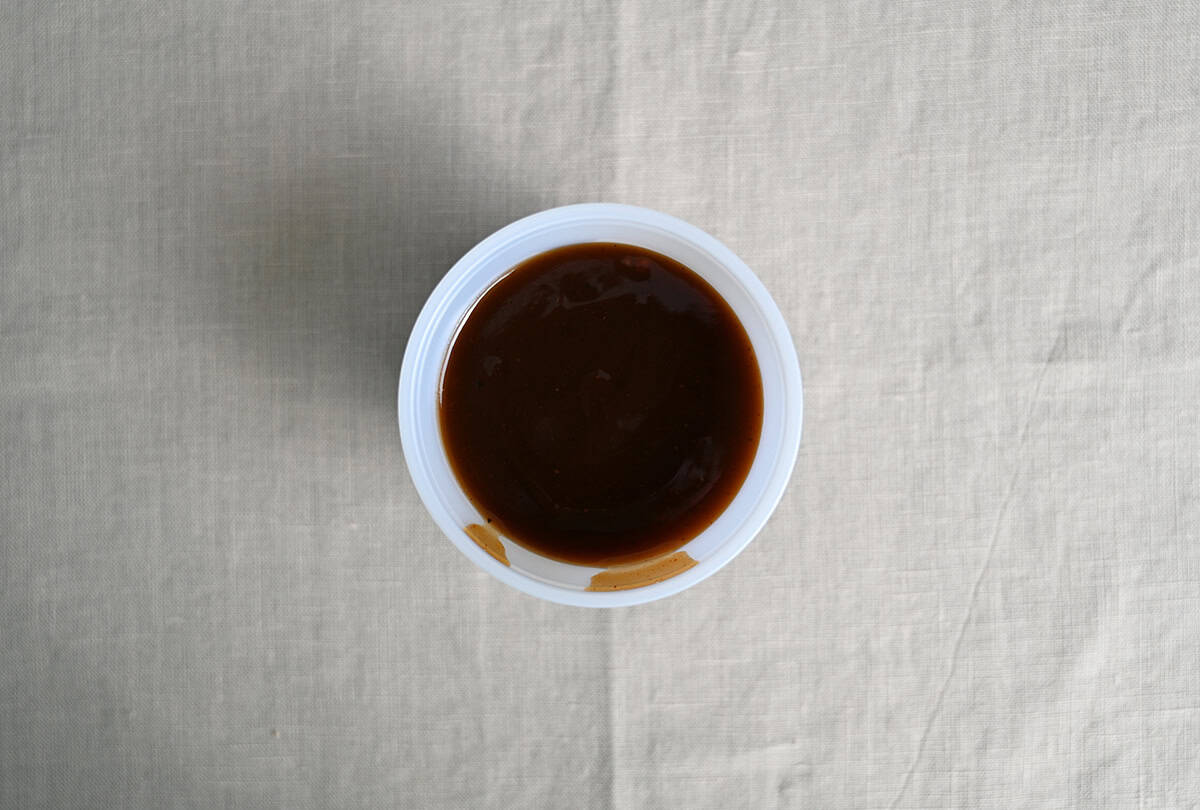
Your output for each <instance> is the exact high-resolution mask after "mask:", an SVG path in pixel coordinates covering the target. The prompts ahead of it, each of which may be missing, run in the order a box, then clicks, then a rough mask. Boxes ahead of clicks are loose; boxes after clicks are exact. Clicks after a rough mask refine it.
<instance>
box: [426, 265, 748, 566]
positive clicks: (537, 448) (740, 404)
mask: <svg viewBox="0 0 1200 810" xmlns="http://www.w3.org/2000/svg"><path fill="white" fill-rule="evenodd" d="M439 415H440V420H441V430H442V441H443V444H444V445H445V448H446V451H447V454H448V455H449V457H450V462H451V466H452V467H453V469H454V472H455V475H457V477H458V480H459V482H460V483H461V484H462V486H463V489H464V490H465V491H466V493H467V495H468V497H469V498H470V499H471V500H472V502H473V503H474V504H475V506H476V507H477V508H478V509H479V510H480V512H481V513H482V514H483V515H484V517H485V518H486V519H487V520H488V521H489V522H490V524H491V526H492V527H493V528H496V529H498V530H499V531H500V533H501V534H503V535H504V536H506V537H508V538H510V539H511V540H513V541H515V542H517V543H519V544H521V545H523V546H525V547H526V548H529V549H531V550H532V551H535V552H537V553H539V554H542V555H544V556H547V557H551V558H553V559H557V560H562V561H565V562H570V563H578V564H584V565H616V564H626V563H630V562H634V561H637V560H644V559H649V558H651V557H655V556H657V555H660V554H666V553H669V552H671V551H674V550H676V549H678V548H679V547H680V546H682V545H683V544H684V543H686V542H687V541H688V540H690V539H691V538H693V537H695V536H696V535H697V534H699V533H700V532H701V531H703V530H704V529H705V528H706V527H707V526H708V525H709V524H711V523H712V522H713V521H714V520H715V519H716V518H717V516H718V515H720V513H721V512H722V511H723V510H724V509H725V507H726V506H728V505H729V503H730V501H732V500H733V497H734V495H736V494H737V491H738V489H739V488H740V487H741V485H742V482H743V481H744V480H745V478H746V474H747V473H748V472H749V469H750V465H751V463H752V462H753V460H754V454H755V451H756V450H757V447H758V438H759V433H760V431H761V428H762V380H761V379H760V377H759V371H758V363H757V361H756V359H755V356H754V350H753V348H752V347H751V345H750V340H749V338H747V336H746V332H745V330H744V329H743V328H742V325H741V323H740V322H739V321H738V319H737V317H736V316H735V315H734V314H733V311H732V310H731V309H730V308H729V305H728V304H726V303H725V301H724V300H723V299H722V298H721V297H720V296H719V295H718V294H717V292H716V291H715V290H714V289H713V288H712V287H711V286H709V284H708V283H707V282H705V281H704V280H703V279H701V278H700V277H699V276H698V275H697V274H695V273H694V272H692V271H691V270H689V269H688V268H686V267H684V266H683V265H682V264H680V263H678V262H676V261H674V260H672V259H669V258H667V257H666V256H662V255H660V254H658V253H654V252H653V251H649V250H646V249H644V248H640V247H633V246H630V245H621V244H610V243H591V244H578V245H570V246H567V247H563V248H558V249H555V250H551V251H549V252H547V253H543V254H541V255H538V256H534V257H533V258H531V259H529V260H527V261H525V262H523V263H522V264H520V265H518V266H517V267H515V268H514V269H513V270H512V271H510V272H509V273H508V274H507V275H505V276H504V277H502V278H501V279H500V280H499V281H497V282H496V283H495V284H494V285H493V286H492V287H491V288H490V289H488V291H487V292H486V293H484V295H483V296H482V297H481V298H480V299H479V301H477V302H476V304H475V306H474V308H473V309H472V310H471V312H470V313H469V315H468V316H467V318H466V320H465V322H464V323H463V324H462V327H461V329H460V331H459V334H458V336H457V337H456V338H455V341H454V344H453V346H452V347H451V349H450V352H449V355H448V357H447V359H446V366H445V370H444V372H443V377H442V390H441V403H440V409H439Z"/></svg>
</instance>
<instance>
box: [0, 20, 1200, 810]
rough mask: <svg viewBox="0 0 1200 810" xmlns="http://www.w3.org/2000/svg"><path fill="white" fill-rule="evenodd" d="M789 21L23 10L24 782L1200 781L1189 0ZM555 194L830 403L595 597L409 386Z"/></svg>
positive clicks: (16, 108) (875, 795) (384, 802)
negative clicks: (668, 547) (491, 238)
mask: <svg viewBox="0 0 1200 810" xmlns="http://www.w3.org/2000/svg"><path fill="white" fill-rule="evenodd" d="M789 5H790V4H782V3H781V4H757V3H755V4H750V3H741V2H736V1H735V0H716V1H715V2H712V3H707V4H704V5H703V7H702V8H698V9H697V8H696V4H693V3H659V2H649V1H647V2H640V0H622V1H621V2H616V3H613V4H607V5H604V4H590V5H589V4H582V5H581V4H568V3H563V4H550V3H538V2H534V1H533V0H518V2H514V3H511V4H509V5H506V6H502V7H500V6H495V7H494V6H490V5H485V4H478V3H466V2H464V3H457V4H438V3H428V2H426V3H399V2H395V1H394V0H389V1H388V2H367V1H366V0H337V1H336V2H284V1H283V0H265V1H264V2H205V3H185V2H181V1H180V0H173V1H170V2H157V1H156V2H135V1H134V0H109V1H108V2H61V3H57V2H50V0H39V1H38V2H24V1H23V0H17V2H6V3H4V4H3V5H0V453H2V458H3V461H2V463H3V476H2V480H0V577H2V578H0V806H2V807H3V808H5V809H6V810H7V808H40V807H47V808H51V807H53V808H62V807H79V808H100V807H131V808H162V807H180V808H191V807H195V808H211V807H226V808H260V807H262V808H265V807H287V808H309V807H312V808H318V807H321V808H325V807H328V808H350V807H393V806H399V807H411V808H523V807H530V808H533V807H546V808H569V807H588V808H591V807H596V808H614V809H615V810H632V809H633V808H676V807H678V808H742V807H745V808H775V807H786V808H800V807H815V808H833V807H856V808H915V807H965V808H977V807H978V808H985V807H986V808H1014V807H1068V806H1071V807H1100V806H1105V807H1139V808H1150V807H1163V808H1182V807H1195V806H1197V803H1198V802H1200V677H1198V674H1197V667H1198V660H1200V659H1198V656H1200V490H1198V487H1200V440H1198V439H1197V425H1198V424H1200V378H1198V372H1200V202H1198V199H1200V197H1198V194H1200V106H1198V103H1200V51H1198V49H1200V14H1198V11H1197V6H1196V5H1195V4H1192V3H1165V2H1164V3H1157V2H1153V3H1152V2H1140V3H1131V4H1113V5H1107V4H1099V3H1095V4H1089V3H1057V2H1054V3H1049V2H1048V3H1039V4H1010V5H1005V6H1004V7H1003V8H1001V7H1000V5H999V4H989V3H982V2H977V1H976V2H970V3H933V2H918V3H893V2H883V1H882V0H881V1H880V2H817V3H804V4H796V7H795V8H790V7H789ZM584 200H609V201H621V202H628V203H636V204H642V205H648V206H651V207H654V208H658V209H661V210H664V211H667V212H669V213H672V214H675V215H677V216H680V217H683V218H684V219H687V220H689V221H691V222H693V223H695V224H697V225H699V226H700V227H702V228H705V229H706V230H709V231H710V232H712V233H713V234H715V235H716V236H717V237H718V238H720V239H722V240H724V241H725V242H726V243H727V244H729V245H730V246H731V247H732V248H733V249H734V250H735V251H737V252H738V253H739V254H740V255H741V256H742V257H743V258H744V259H745V260H746V261H747V262H748V263H749V264H750V265H751V266H752V267H753V268H755V269H756V270H757V271H758V272H759V273H760V274H761V276H762V278H763V280H764V282H765V283H766V285H767V287H768V288H769V289H770V290H771V291H772V293H773V294H774V295H775V297H776V299H777V300H778V302H779V304H780V306H781V308H782V309H783V311H784V313H785V315H786V317H787V320H788V322H789V324H790V326H791V328H792V330H793V333H794V336H795V339H796V344H797V347H798V349H799V352H800V357H801V364H802V367H803V369H804V372H805V381H806V395H807V412H806V424H805V436H804V444H803V447H802V449H801V454H800V458H799V462H798V464H797V468H796V472H795V476H794V478H793V482H792V486H791V488H790V490H789V492H788V494H787V496H786V497H785V498H784V500H783V503H782V504H781V506H780V508H779V511H778V512H777V513H776V515H775V517H774V519H773V520H772V522H771V523H770V524H769V526H768V527H767V529H766V530H765V531H764V532H763V533H762V535H761V536H760V537H759V538H758V540H757V541H756V542H755V543H754V544H753V545H752V546H751V547H750V548H749V549H748V550H747V551H746V552H745V553H744V554H743V555H742V556H741V557H739V558H738V559H737V560H736V561H735V562H734V563H733V564H731V565H730V566H729V567H728V568H726V569H725V570H724V571H722V572H721V573H720V574H718V575H717V576H715V577H713V578H712V579H710V580H708V581H706V582H705V583H703V584H702V585H701V586H699V587H697V588H695V589H694V590H692V591H690V592H688V593H686V594H683V595H681V596H679V597H676V598H673V599H670V600H667V601H664V602H660V603H657V604H652V605H648V606H643V607H639V608H634V609H628V610H622V611H616V612H589V611H585V610H579V609H569V608H564V607H558V606H554V605H549V604H541V603H539V602H537V601H535V600H533V599H531V598H527V597H525V596H522V595H520V594H518V593H516V592H513V591H511V590H509V589H507V588H505V587H504V586H501V585H500V584H498V583H496V582H493V581H492V580H490V579H489V578H488V577H487V576H485V575H484V574H481V573H479V572H478V571H476V570H474V569H473V567H472V566H471V565H470V564H469V563H468V562H467V561H466V560H465V559H464V558H463V557H462V556H461V555H460V554H459V553H458V552H457V551H456V550H455V549H454V548H453V547H452V546H451V544H450V543H449V542H448V541H446V540H445V539H444V538H443V537H442V536H440V534H439V533H438V531H437V530H436V529H435V527H434V525H433V523H432V522H431V520H430V519H429V518H428V517H427V516H426V514H425V512H424V511H423V509H422V508H421V506H420V504H419V502H418V500H417V497H416V494H415V492H414V490H413V487H412V485H411V483H410V481H409V478H408V475H407V473H406V471H405V469H404V463H403V460H402V457H401V452H400V443H399V439H398V435H397V430H396V420H395V413H394V407H395V384H396V378H397V375H398V372H399V366H400V359H401V353H402V351H403V347H404V342H405V339H406V337H407V334H408V330H409V329H410V327H411V325H412V322H413V320H414V318H415V316H416V313H417V311H418V309H419V307H420V306H421V303H422V301H423V299H424V297H425V296H426V295H427V294H428V292H429V291H430V289H431V288H432V286H433V285H434V283H435V282H436V280H437V279H438V278H439V277H440V276H441V274H442V273H444V272H445V270H446V269H447V268H448V267H449V266H450V264H451V263H452V262H453V261H454V260H455V259H456V258H457V257H458V256H459V255H461V254H462V253H463V252H464V251H465V250H466V249H467V248H468V247H470V246H471V245H472V244H473V243H474V242H475V241H477V240H478V239H480V238H481V237H483V236H484V235H486V234H487V233H489V232H490V231H492V230H493V229H495V228H497V227H499V226H501V225H503V224H505V223H507V222H508V221H510V220H512V219H514V218H516V217H519V216H521V215H524V214H527V213H530V212H533V211H535V210H538V209H541V208H544V207H548V206H552V205H557V204H562V203H569V202H578V201H584Z"/></svg>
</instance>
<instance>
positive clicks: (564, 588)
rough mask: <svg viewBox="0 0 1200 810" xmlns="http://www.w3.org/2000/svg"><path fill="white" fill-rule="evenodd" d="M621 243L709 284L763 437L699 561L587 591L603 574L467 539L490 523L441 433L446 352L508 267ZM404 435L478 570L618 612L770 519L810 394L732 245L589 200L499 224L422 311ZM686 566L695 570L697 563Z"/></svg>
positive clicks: (676, 223) (403, 391) (687, 583)
mask: <svg viewBox="0 0 1200 810" xmlns="http://www.w3.org/2000/svg"><path fill="white" fill-rule="evenodd" d="M579 242H621V243H624V244H631V245H637V246H640V247H644V248H648V249H650V250H654V251H657V252H659V253H662V254H665V255H667V256H670V257H671V258H673V259H675V260H676V261H679V262H681V263H682V264H684V265H686V266H687V267H689V268H691V269H692V270H694V271H695V272H696V273H698V274H700V275H701V276H703V277H704V279H705V280H706V281H708V283H709V284H711V285H712V286H713V288H714V289H716V291H717V292H718V293H720V294H721V296H722V297H723V298H724V299H725V301H726V302H728V304H729V306H730V307H731V308H732V309H733V311H734V313H735V314H736V315H737V317H738V319H739V320H740V321H741V322H742V326H743V327H744V328H745V330H746V334H747V335H748V336H749V337H750V342H751V343H752V344H753V346H754V352H755V354H756V355H757V358H758V365H759V371H760V373H761V375H762V385H763V424H762V435H761V438H760V439H759V443H758V451H757V454H756V455H755V457H754V463H753V464H752V465H751V467H750V472H749V474H748V475H747V476H746V480H745V482H744V483H743V484H742V487H741V489H740V490H739V491H738V494H737V496H736V497H735V498H734V500H733V501H732V502H731V503H730V505H729V506H728V507H727V508H726V509H725V511H724V512H722V513H721V515H720V516H719V517H718V518H717V519H716V521H714V522H713V523H712V525H710V526H709V527H708V528H707V529H705V530H704V531H703V532H702V533H701V534H699V535H698V536H696V537H695V538H693V539H692V540H691V541H689V542H688V543H687V544H686V545H684V546H683V547H682V549H680V550H681V551H683V552H685V554H686V555H687V557H689V558H690V560H694V561H695V564H694V565H691V567H689V568H686V570H681V571H679V573H676V574H674V575H673V576H670V577H669V578H667V579H664V580H662V581H658V582H653V583H652V584H647V585H643V586H640V587H633V588H628V589H625V590H607V591H597V590H587V588H588V586H589V584H591V583H592V577H593V576H594V575H596V574H597V573H599V572H601V571H603V570H605V569H601V568H596V567H592V566H581V565H570V564H567V563H563V562H558V561H556V560H550V559H547V558H545V557H542V556H540V555H538V554H535V553H533V552H531V551H529V550H527V549H525V548H523V547H522V546H520V545H518V544H516V543H514V542H512V541H510V540H508V539H507V538H502V537H501V538H499V541H500V543H501V544H502V545H503V554H502V555H500V556H504V557H507V561H508V565H505V564H504V562H502V561H501V560H500V559H499V558H498V557H497V556H494V555H493V554H490V553H489V552H488V551H485V550H484V548H483V547H482V546H481V545H479V544H477V543H476V541H475V540H473V539H472V538H471V537H470V536H468V534H467V532H466V530H465V529H466V527H467V526H469V525H471V524H480V523H482V522H483V520H482V518H481V517H480V515H479V513H478V512H477V511H476V510H475V508H474V506H472V505H471V502H470V501H469V500H468V499H467V497H466V495H464V494H463V491H462V489H461V487H460V486H459V483H458V479H457V478H455V476H454V473H453V471H452V470H451V468H450V463H449V461H448V460H447V458H446V452H445V448H444V447H443V444H442V438H441V433H440V429H439V427H438V394H439V391H440V387H441V378H442V371H443V365H444V363H445V361H446V356H447V353H448V351H449V348H450V345H451V343H452V342H453V340H454V338H455V336H456V335H457V333H458V329H459V326H460V325H461V324H462V322H463V321H464V320H465V318H466V316H467V314H468V313H469V312H470V310H471V308H472V306H473V305H474V303H475V302H476V301H477V300H478V299H479V298H480V296H482V295H483V293H484V292H485V291H486V290H487V289H488V288H489V287H490V286H491V285H492V284H493V283H494V282H495V281H496V280H497V279H498V278H500V277H501V276H503V275H504V274H505V273H506V272H507V271H508V270H510V269H512V268H513V267H514V266H516V265H517V264H520V263H521V262H522V261H524V260H525V259H528V258H530V257H531V256H535V255H537V254H539V253H543V252H545V251H547V250H551V249H552V248H556V247H561V246H563V245H570V244H576V243H579ZM398 408H399V415H400V438H401V440H402V442H403V444H404V457H405V460H406V461H407V463H408V469H409V472H410V473H411V475H412V479H413V483H414V484H415V485H416V487H417V492H418V493H419V494H420V496H421V500H422V501H424V503H425V506H426V508H428V510H429V513H430V514H431V515H432V516H433V519H434V521H436V522H437V524H438V526H440V527H441V529H442V531H443V532H445V534H446V536H447V537H449V538H450V540H451V542H453V543H454V545H456V546H458V549H459V550H460V551H461V552H462V553H463V554H465V555H466V556H467V557H468V559H470V560H471V562H473V563H475V564H476V565H477V566H479V567H480V568H482V569H483V570H484V571H487V572H488V573H489V574H491V575H492V576H494V577H496V578H497V579H499V580H501V581H502V582H505V583H508V584H509V585H511V586H513V587H514V588H517V589H518V590H521V591H524V592H525V593H527V594H531V595H532V596H537V597H540V598H542V599H548V600H550V601H552V602H560V603H562V604H567V605H580V606H586V607H620V606H624V605H634V604H639V603H642V602H649V601H652V600H654V599H661V598H662V597H664V596H670V595H671V594H674V593H678V592H679V591H682V590H684V589H685V588H689V587H691V586H692V585H695V584H696V583H697V582H700V581H701V580H702V579H704V578H705V577H708V576H711V575H712V574H713V573H715V572H716V571H717V570H718V569H719V568H721V566H723V565H725V564H726V563H727V562H729V561H730V560H732V559H733V558H734V557H736V556H737V555H738V553H739V552H740V551H741V550H742V549H743V548H745V547H746V545H747V544H748V543H749V542H750V541H751V540H752V539H754V536H755V535H756V534H757V533H758V532H759V530H760V529H761V528H762V527H763V524H765V523H766V522H767V518H769V517H770V515H771V512H772V511H773V510H774V509H775V506H776V504H778V502H779V499H780V497H781V496H782V495H783V491H784V489H785V488H786V486H787V482H788V478H789V476H790V475H791V471H792V467H793V465H794V464H795V460H796V453H797V451H798V449H799V446H800V426H801V420H802V413H803V393H802V386H801V381H800V367H799V364H798V362H797V360H796V350H795V347H794V346H793V344H792V338H791V335H790V334H789V333H788V329H787V324H786V323H785V322H784V320H783V316H782V315H781V314H780V312H779V309H778V307H776V306H775V302H774V301H773V300H771V296H770V294H769V293H767V290H766V288H765V287H763V285H762V282H760V281H759V280H758V278H757V277H756V276H755V275H754V273H753V272H752V271H751V270H750V268H748V267H747V266H746V265H745V263H743V262H742V261H741V260H740V259H739V258H738V257H737V256H735V255H734V254H733V252H732V251H730V250H729V249H728V248H727V247H725V246H724V245H722V244H721V243H720V242H718V241H717V240H716V239H714V238H713V237H711V236H709V235H708V234H706V233H704V232H703V231H701V230H700V229H698V228H696V227H694V226H692V225H689V224H687V223H686V222H683V221H682V220H679V219H676V218H675V217H671V216H668V215H666V214H662V213H659V212H657V211H651V210H649V209H646V208H637V207H635V206H630V205H613V204H607V203H589V204H584V205H567V206H563V207H561V208H552V209H550V210H547V211H542V212H540V213H537V214H533V215H532V216H528V217H525V218H524V219H521V220H518V221H517V222H514V223H512V224H511V225H508V226H507V227H504V228H501V229H500V230H499V231H497V232H496V233H494V234H492V235H491V236H489V237H487V238H486V239H484V240H483V241H482V242H480V243H479V244H478V245H476V246H475V247H474V248H472V249H471V250H470V251H469V252H468V253H467V254H466V255H465V256H463V257H462V258H461V259H460V260H459V261H458V262H457V263H456V264H455V265H454V267H452V268H451V269H450V272H449V273H447V274H446V277H445V278H443V279H442V280H441V282H440V283H439V284H438V285H437V288H436V289H434V291H433V294H432V295H430V297H429V300H428V301H427V302H426V303H425V306H424V308H423V309H422V310H421V314H420V316H419V317H418V318H417V322H416V325H415V326H414V327H413V332H412V335H411V337H410V338H409V341H408V347H407V349H406V350H405V352H404V365H403V367H402V370H401V372H400V393H399V402H398ZM690 560H689V564H690Z"/></svg>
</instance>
